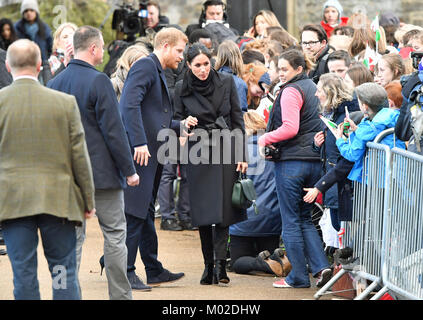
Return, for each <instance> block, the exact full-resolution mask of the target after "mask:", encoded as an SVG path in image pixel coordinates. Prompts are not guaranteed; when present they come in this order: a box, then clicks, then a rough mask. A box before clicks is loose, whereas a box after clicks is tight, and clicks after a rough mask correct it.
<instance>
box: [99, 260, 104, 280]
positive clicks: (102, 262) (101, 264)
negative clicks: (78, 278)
mask: <svg viewBox="0 0 423 320" xmlns="http://www.w3.org/2000/svg"><path fill="white" fill-rule="evenodd" d="M99 262H100V267H101V271H100V276H102V275H103V269H104V256H101V258H100V261H99Z"/></svg>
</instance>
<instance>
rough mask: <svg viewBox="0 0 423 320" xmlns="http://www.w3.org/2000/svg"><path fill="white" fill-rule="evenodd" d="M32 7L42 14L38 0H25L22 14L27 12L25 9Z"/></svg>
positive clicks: (22, 5)
mask: <svg viewBox="0 0 423 320" xmlns="http://www.w3.org/2000/svg"><path fill="white" fill-rule="evenodd" d="M28 9H32V10H34V11H35V12H37V13H38V14H40V9H39V8H38V2H37V0H23V1H22V4H21V15H22V14H23V13H24V12H25V10H28Z"/></svg>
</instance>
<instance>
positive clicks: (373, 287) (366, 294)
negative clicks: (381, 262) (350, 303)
mask: <svg viewBox="0 0 423 320" xmlns="http://www.w3.org/2000/svg"><path fill="white" fill-rule="evenodd" d="M378 285H379V281H373V282H372V283H371V284H370V286H368V287H367V288H366V290H364V291H363V292H362V293H361V294H360V295H359V296H357V297H355V298H354V300H364V298H365V297H367V296H368V295H369V294H370V293H371V292H372V291H373V290H374V289H375V288H376V287H377V286H378Z"/></svg>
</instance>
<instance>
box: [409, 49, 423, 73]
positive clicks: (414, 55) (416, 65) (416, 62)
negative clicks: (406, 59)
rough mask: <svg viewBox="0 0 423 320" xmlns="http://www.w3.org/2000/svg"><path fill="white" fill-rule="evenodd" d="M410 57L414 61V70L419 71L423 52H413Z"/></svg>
mask: <svg viewBox="0 0 423 320" xmlns="http://www.w3.org/2000/svg"><path fill="white" fill-rule="evenodd" d="M410 57H411V59H412V60H413V68H414V69H416V70H418V69H419V63H420V61H421V60H422V58H423V52H421V51H414V52H411V54H410Z"/></svg>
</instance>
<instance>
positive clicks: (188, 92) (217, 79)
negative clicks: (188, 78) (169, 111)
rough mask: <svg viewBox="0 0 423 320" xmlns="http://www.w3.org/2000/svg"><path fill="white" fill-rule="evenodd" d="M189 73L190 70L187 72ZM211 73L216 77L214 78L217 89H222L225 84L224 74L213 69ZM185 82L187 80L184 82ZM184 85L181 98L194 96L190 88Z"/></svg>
mask: <svg viewBox="0 0 423 320" xmlns="http://www.w3.org/2000/svg"><path fill="white" fill-rule="evenodd" d="M187 72H188V70H187ZM210 72H214V73H215V74H214V77H213V83H214V86H215V88H216V89H218V88H221V87H222V86H223V84H224V82H223V79H222V74H221V73H220V72H217V71H216V70H214V69H213V68H212V69H210ZM184 82H185V80H184ZM184 82H183V83H182V91H181V97H186V96H189V95H191V94H192V92H191V90H190V89H189V88H188V85H187V84H186V83H184Z"/></svg>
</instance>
